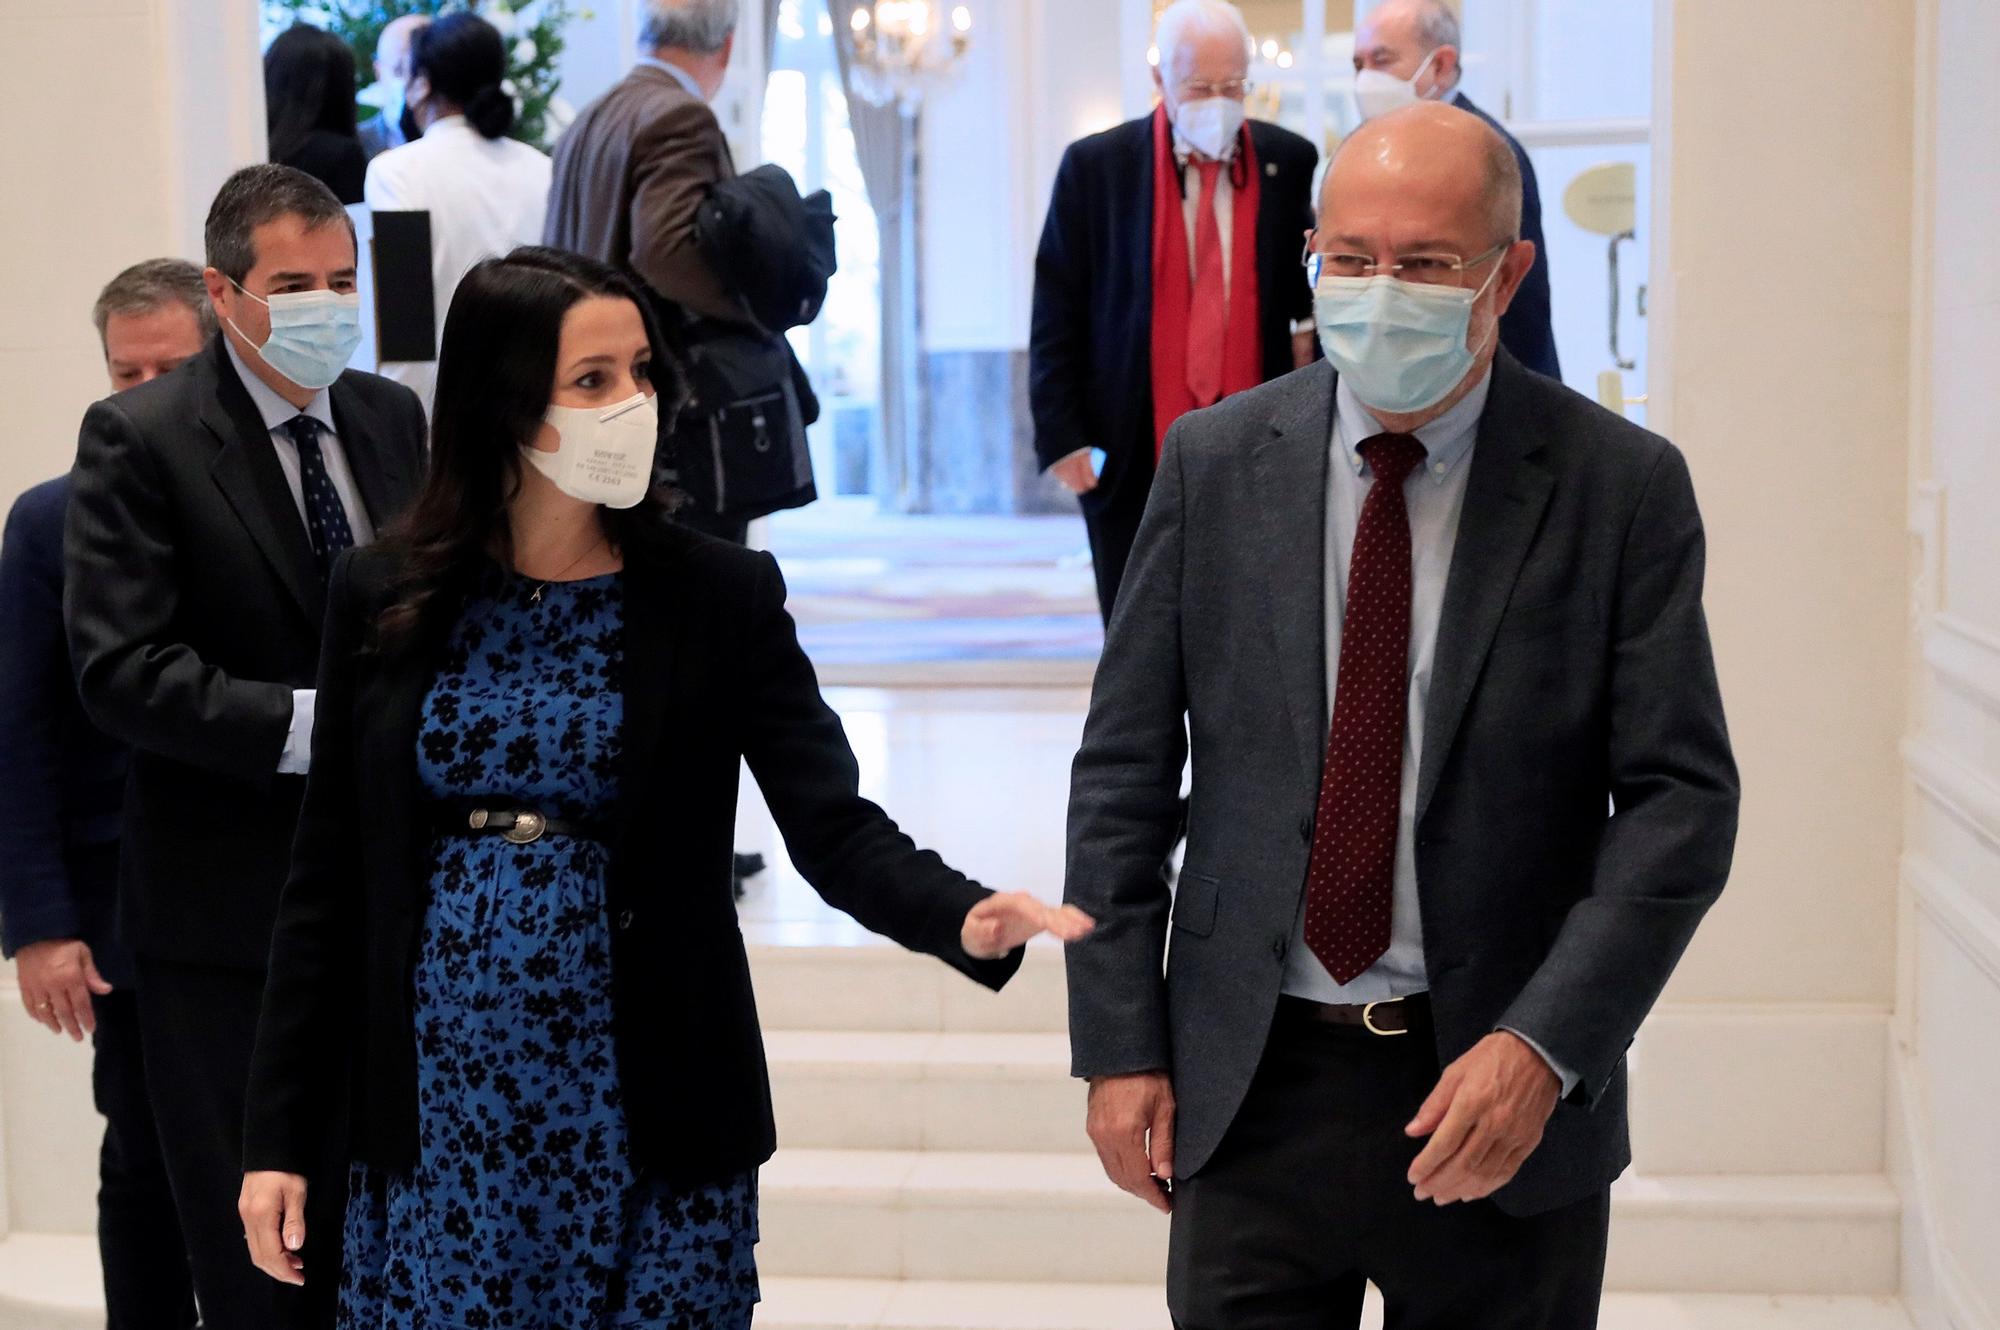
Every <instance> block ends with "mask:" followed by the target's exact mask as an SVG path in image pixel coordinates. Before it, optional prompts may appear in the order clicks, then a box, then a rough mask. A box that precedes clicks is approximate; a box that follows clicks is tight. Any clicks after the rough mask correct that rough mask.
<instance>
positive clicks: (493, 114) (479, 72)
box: [410, 14, 514, 139]
mask: <svg viewBox="0 0 2000 1330" xmlns="http://www.w3.org/2000/svg"><path fill="white" fill-rule="evenodd" d="M419 74H421V75H423V77H424V78H426V79H428V80H429V81H430V85H431V95H432V96H434V97H437V98H438V99H440V100H441V101H445V102H448V103H450V104H451V105H453V106H455V107H457V108H458V109H459V110H461V111H463V112H465V118H466V121H467V122H468V123H469V124H471V126H472V127H473V128H474V129H476V130H478V131H479V132H480V134H481V135H483V136H484V137H486V138H489V139H497V138H499V137H500V136H501V135H502V134H505V133H506V132H507V131H508V130H510V129H512V128H513V127H514V99H513V98H512V97H510V96H508V95H507V93H506V92H505V91H504V90H503V89H502V88H501V87H500V83H501V80H503V79H505V78H506V77H507V51H506V48H505V46H504V45H503V44H502V43H501V40H500V30H499V29H498V28H496V27H494V26H493V25H492V24H491V23H488V22H487V21H486V20H485V19H483V18H480V17H479V16H478V15H477V14H446V15H445V16H444V17H443V18H440V19H438V20H436V21H435V22H432V23H430V24H427V25H426V26H424V27H423V28H421V29H419V30H418V32H417V35H416V37H415V39H413V40H412V41H411V43H410V77H411V78H416V77H417V76H418V75H419Z"/></svg>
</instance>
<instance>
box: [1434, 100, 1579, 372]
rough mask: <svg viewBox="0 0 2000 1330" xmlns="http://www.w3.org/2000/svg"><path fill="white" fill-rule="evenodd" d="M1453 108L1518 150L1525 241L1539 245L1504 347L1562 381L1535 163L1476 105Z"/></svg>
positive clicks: (1511, 310) (1506, 327)
mask: <svg viewBox="0 0 2000 1330" xmlns="http://www.w3.org/2000/svg"><path fill="white" fill-rule="evenodd" d="M1451 104H1452V105H1453V106H1456V107H1457V108H1458V109H1459V110H1461V111H1470V112H1472V114H1474V115H1476V116H1478V117H1479V118H1480V119H1481V120H1484V121H1485V122H1486V123H1487V124H1489V125H1491V126H1493V129H1494V132H1496V133H1497V134H1499V135H1500V137H1501V138H1503V139H1505V140H1506V141H1507V146H1508V147H1509V148H1512V149H1513V150H1514V163H1515V165H1517V166H1519V167H1520V168H1521V239H1523V240H1532V241H1534V242H1535V262H1534V266H1533V267H1531V268H1529V269H1528V275H1527V276H1526V277H1524V278H1522V279H1521V289H1520V290H1518V291H1516V292H1515V293H1514V303H1513V304H1511V305H1509V306H1508V307H1507V312H1506V313H1505V314H1502V315H1501V316H1500V345H1502V346H1504V347H1506V348H1507V350H1508V351H1510V352H1512V353H1513V356H1514V359H1516V360H1518V361H1520V362H1521V363H1522V364H1523V365H1526V366H1527V367H1528V368H1529V369H1531V370H1534V371H1535V372H1536V373H1537V374H1546V375H1548V376H1549V377H1550V378H1552V379H1560V378H1561V377H1562V364H1561V362H1560V361H1559V360H1558V359H1557V357H1556V330H1555V328H1554V326H1553V325H1552V324H1551V322H1550V317H1551V316H1550V314H1549V247H1548V244H1547V242H1545V241H1544V240H1543V239H1542V191H1541V187H1540V186H1539V185H1537V184H1536V183H1535V164H1534V163H1533V162H1531V161H1529V160H1528V150H1527V149H1526V148H1523V147H1522V146H1521V141H1520V140H1519V139H1517V138H1515V137H1514V136H1513V135H1512V134H1509V133H1508V132H1507V129H1506V127H1505V126H1504V125H1502V124H1501V123H1500V122H1499V121H1498V120H1495V119H1494V118H1493V117H1492V116H1490V115H1488V114H1486V112H1484V111H1482V110H1480V109H1479V107H1477V106H1476V105H1474V104H1473V101H1472V99H1471V98H1470V97H1467V96H1466V95H1465V94H1464V93H1462V92H1461V93H1459V94H1458V95H1457V96H1456V97H1454V98H1452V102H1451Z"/></svg>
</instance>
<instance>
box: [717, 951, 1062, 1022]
mask: <svg viewBox="0 0 2000 1330" xmlns="http://www.w3.org/2000/svg"><path fill="white" fill-rule="evenodd" d="M746 931H747V932H749V933H750V935H751V936H752V937H753V938H754V937H755V936H757V933H756V930H754V929H747V930H746ZM750 975H751V978H752V979H753V980H754V981H755V983H756V989H757V1012H758V1016H759V1018H760V1020H761V1021H762V1023H763V1026H764V1028H765V1029H766V1030H820V1031H842V1030H846V1031H854V1030H860V1031H893V1030H900V1031H906V1032H923V1033H936V1032H939V1031H944V1030H951V1031H955V1032H966V1033H999V1032H1006V1033H1033V1034H1061V1033H1064V1032H1065V1031H1067V1030H1068V1029H1069V1006H1068V1000H1067V997H1066V996H1065V989H1064V986H1063V959H1062V947H1061V946H1060V945H1059V944H1057V943H1053V942H1049V941H1048V940H1047V939H1037V941H1036V942H1034V943H1032V944H1030V945H1029V947H1028V955H1027V957H1026V959H1025V960H1023V962H1022V964H1021V969H1020V972H1019V973H1018V974H1016V975H1015V976H1014V978H1013V981H1012V982H1010V983H1009V984H1008V985H1007V987H1006V988H1005V989H1003V990H1002V991H1000V992H999V993H993V992H989V991H988V990H987V989H985V988H984V987H982V986H980V985H979V984H975V983H973V982H972V981H971V980H970V979H967V978H966V977H965V976H964V975H962V974H960V973H958V972H957V971H956V970H953V969H951V968H950V967H949V966H946V965H944V964H943V963H942V962H939V961H937V960H934V959H932V958H931V957H929V956H917V955H912V954H911V953H910V952H907V951H904V950H903V949H902V948H900V947H897V946H895V945H893V944H890V943H886V942H883V941H881V940H879V939H876V940H873V941H868V942H861V943H858V944H856V945H854V946H793V945H786V944H784V943H783V942H757V941H753V942H752V943H751V946H750Z"/></svg>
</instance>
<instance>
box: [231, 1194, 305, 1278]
mask: <svg viewBox="0 0 2000 1330" xmlns="http://www.w3.org/2000/svg"><path fill="white" fill-rule="evenodd" d="M236 1213H237V1214H238V1215H240V1216H241V1217H242V1219H243V1239H244V1241H245V1242H248V1243H249V1244H250V1259H251V1261H253V1262H254V1263H255V1264H256V1266H257V1268H258V1269H259V1270H262V1271H263V1272H264V1273H265V1274H267V1275H269V1276H271V1278H273V1279H275V1280H277V1281H278V1282H279V1283H281V1284H300V1285H303V1284H304V1283H305V1282H306V1263H305V1258H304V1257H302V1256H300V1255H299V1249H300V1248H301V1247H303V1246H305V1245H306V1180H305V1178H304V1177H303V1176H302V1175H300V1174H298V1173H272V1172H262V1173H245V1174H244V1175H243V1194H242V1195H241V1196H240V1197H238V1198H237V1201H236Z"/></svg>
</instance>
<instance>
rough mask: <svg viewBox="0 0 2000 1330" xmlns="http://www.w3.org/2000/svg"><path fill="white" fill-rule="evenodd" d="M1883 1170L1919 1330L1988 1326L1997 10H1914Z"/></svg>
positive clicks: (1996, 836)
mask: <svg viewBox="0 0 2000 1330" xmlns="http://www.w3.org/2000/svg"><path fill="white" fill-rule="evenodd" d="M1914 8H1915V9H1916V11H1917V21H1916V25H1915V28H1916V31H1915V38H1916V40H1915V42H1914V43H1913V45H1914V48H1915V51H1916V63H1917V72H1918V79H1917V88H1916V127H1915V137H1914V146H1915V157H1916V162H1917V174H1916V180H1915V186H1916V188H1915V199H1914V213H1913V217H1912V222H1913V231H1914V240H1915V244H1914V249H1915V252H1914V255H1913V262H1912V264H1911V266H1910V269H1909V274H1910V278H1911V285H1912V289H1913V297H1914V301H1913V304H1914V313H1915V326H1914V328H1913V335H1912V338H1911V352H1910V366H1911V402H1910V413H1909V422H1910V437H1911V456H1910V467H1909V481H1910V508H1909V517H1910V545H1909V549H1910V556H1911V557H1910V560H1909V572H1910V575H1911V577H1912V584H1911V592H1910V595H1911V603H1912V610H1913V613H1912V616H1911V621H1910V622H1911V630H1912V631H1911V634H1910V637H1909V661H1910V667H1911V673H1912V679H1913V685H1912V689H1911V709H1910V718H1909V734H1908V737H1907V739H1906V740H1905V745H1904V753H1905V756H1906V758H1907V760H1908V769H1909V778H1910V779H1909V784H1908V787H1907V802H1906V814H1907V823H1906V843H1905V849H1904V855H1903V874H1902V883H1903V885H1902V909H1901V929H1900V934H1901V938H1902V948H1901V952H1902V955H1901V961H1902V964H1901V967H1900V970H1901V974H1900V978H1901V984H1900V991H1899V1000H1898V1004H1897V1018H1898V1019H1897V1025H1896V1040H1895V1044H1894V1053H1895V1058H1896V1066H1897V1072H1898V1075H1897V1077H1896V1080H1895V1090H1896V1096H1895V1110H1896V1112H1895V1115H1894V1117H1895V1122H1896V1126H1897V1133H1896V1137H1895V1140H1894V1142H1893V1143H1892V1153H1893V1158H1894V1163H1895V1172H1896V1176H1897V1179H1898V1182H1899V1183H1900V1185H1901V1186H1902V1188H1903V1191H1904V1195H1905V1200H1906V1203H1907V1206H1906V1221H1905V1247H1904V1253H1905V1255H1904V1281H1905V1285H1906V1288H1907V1290H1908V1295H1909V1298H1910V1301H1911V1304H1912V1308H1913V1310H1914V1311H1915V1312H1916V1314H1917V1320H1918V1323H1919V1325H1921V1326H1923V1327H1925V1330H1944V1327H1953V1328H1954V1330H1995V1327H2000V1194H1996V1191H1995V1188H1994V1182H1995V1180H1996V1179H2000V1130H1996V1129H1995V1125H1994V1124H1995V1122H1996V1111H1997V1110H1996V1105H2000V1052H1996V1048H2000V1044H1996V1039H1995V1032H1996V1031H2000V427H1996V424H1995V421H1996V420H2000V383H1996V379H1995V377H1994V366H1995V364H1996V363H2000V250H1996V248H1995V245H1994V241H1993V221H1994V219H1995V218H1997V217H2000V138H1996V136H1995V133H1994V126H1995V125H1996V124H2000V88H1996V86H1995V84H1994V82H1993V69H1994V67H1995V64H1996V63H2000V8H1996V7H1995V6H1994V5H1993V4H1992V3H1991V2H1990V0H1920V3H1918V4H1916V5H1915V6H1914Z"/></svg>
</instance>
